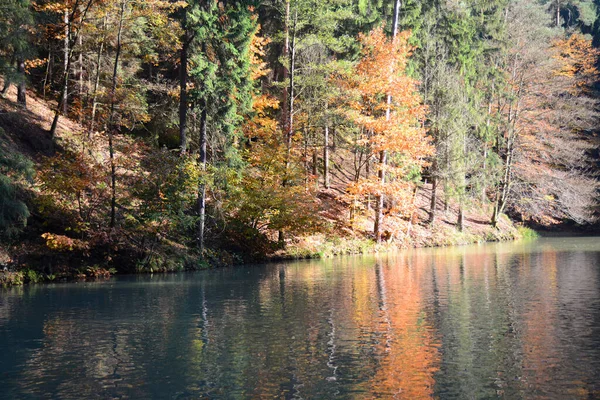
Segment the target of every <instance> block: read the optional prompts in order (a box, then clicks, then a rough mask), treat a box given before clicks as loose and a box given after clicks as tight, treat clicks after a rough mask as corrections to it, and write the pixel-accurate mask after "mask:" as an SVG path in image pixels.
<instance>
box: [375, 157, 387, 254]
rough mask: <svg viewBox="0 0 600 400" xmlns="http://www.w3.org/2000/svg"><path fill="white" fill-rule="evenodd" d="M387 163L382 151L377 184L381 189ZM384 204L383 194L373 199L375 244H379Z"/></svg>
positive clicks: (383, 183)
mask: <svg viewBox="0 0 600 400" xmlns="http://www.w3.org/2000/svg"><path fill="white" fill-rule="evenodd" d="M386 163H387V152H386V151H382V152H380V153H379V173H378V176H379V183H380V184H381V189H383V186H384V185H385V170H384V168H385V165H386ZM383 202H384V195H383V193H380V194H379V195H377V197H376V198H375V229H374V233H375V240H376V241H377V243H381V233H382V232H381V225H382V223H383V204H384V203H383Z"/></svg>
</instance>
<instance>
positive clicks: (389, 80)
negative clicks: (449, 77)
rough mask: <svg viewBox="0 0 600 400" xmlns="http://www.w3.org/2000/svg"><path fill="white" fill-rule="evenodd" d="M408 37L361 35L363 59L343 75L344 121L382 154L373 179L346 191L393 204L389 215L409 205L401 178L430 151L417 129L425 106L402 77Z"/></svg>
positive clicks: (380, 33) (406, 186)
mask: <svg viewBox="0 0 600 400" xmlns="http://www.w3.org/2000/svg"><path fill="white" fill-rule="evenodd" d="M409 35H410V34H409V33H408V32H403V33H401V34H399V35H398V36H397V37H396V38H394V39H392V40H390V39H388V38H387V37H386V35H385V33H384V32H383V30H382V29H381V28H379V29H376V30H374V31H372V32H371V33H370V34H368V35H361V37H360V41H361V43H362V45H363V51H362V58H361V60H360V61H359V63H358V64H357V65H356V67H355V68H354V69H353V70H352V71H351V76H345V77H344V80H345V81H346V83H345V86H346V89H347V93H348V95H349V98H350V99H351V101H350V102H349V103H348V107H349V109H348V111H347V117H348V118H349V119H350V120H352V121H353V122H354V123H356V124H357V125H358V126H360V127H362V128H363V132H364V133H363V138H362V141H363V142H364V143H368V145H369V146H370V147H371V149H372V151H373V152H374V153H375V154H384V156H383V157H380V158H379V160H378V163H377V164H376V169H377V171H378V174H377V176H369V177H367V178H362V179H360V180H359V182H357V183H355V184H351V185H350V186H349V188H348V191H349V192H350V193H354V194H359V195H366V194H370V195H373V196H377V197H379V198H383V197H386V198H387V199H388V201H389V203H388V204H390V205H391V204H392V203H394V204H396V207H395V208H396V210H394V211H401V212H406V211H407V208H408V207H407V206H408V205H409V204H411V201H410V200H409V198H410V193H412V191H411V190H410V188H411V186H412V185H411V183H410V181H408V180H407V179H406V178H407V177H409V176H410V174H411V173H412V172H414V171H415V170H416V171H419V170H420V168H421V167H422V166H423V165H424V164H425V157H427V156H428V155H430V154H431V153H432V148H431V145H430V143H429V140H428V139H427V137H426V136H425V130H424V129H423V125H422V121H423V118H424V116H425V107H423V106H422V105H421V97H420V96H419V94H418V92H417V86H416V85H417V82H416V81H415V80H414V79H412V78H410V77H408V76H407V75H406V73H405V71H406V64H407V60H408V57H409V55H410V52H411V47H410V46H409V45H408V42H407V41H408V37H409ZM388 98H391V101H389V100H388ZM388 154H389V160H390V162H389V163H388V162H387V159H388ZM386 177H389V179H386ZM375 213H376V216H375V218H376V225H375V236H376V238H377V241H380V240H381V234H382V229H381V225H382V220H381V219H382V213H383V210H382V209H378V210H376V211H375Z"/></svg>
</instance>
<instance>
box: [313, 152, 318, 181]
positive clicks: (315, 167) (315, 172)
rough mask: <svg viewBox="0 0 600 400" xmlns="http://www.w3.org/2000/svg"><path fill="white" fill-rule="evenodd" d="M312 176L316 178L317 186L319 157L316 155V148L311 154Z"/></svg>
mask: <svg viewBox="0 0 600 400" xmlns="http://www.w3.org/2000/svg"><path fill="white" fill-rule="evenodd" d="M312 174H313V176H314V177H315V178H316V179H315V180H316V182H317V185H318V184H319V179H318V177H319V155H318V154H317V148H316V147H315V148H314V149H313V154H312Z"/></svg>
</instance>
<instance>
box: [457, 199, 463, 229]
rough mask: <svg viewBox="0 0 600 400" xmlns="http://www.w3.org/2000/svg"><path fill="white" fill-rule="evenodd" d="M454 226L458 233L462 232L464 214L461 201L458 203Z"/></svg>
mask: <svg viewBox="0 0 600 400" xmlns="http://www.w3.org/2000/svg"><path fill="white" fill-rule="evenodd" d="M456 225H457V226H458V230H459V231H460V232H462V231H463V229H464V227H465V217H464V213H463V202H462V199H461V201H460V204H459V205H458V218H457V220H456Z"/></svg>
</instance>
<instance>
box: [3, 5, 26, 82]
mask: <svg viewBox="0 0 600 400" xmlns="http://www.w3.org/2000/svg"><path fill="white" fill-rule="evenodd" d="M30 7H31V4H30V1H29V0H8V1H3V3H2V5H0V14H1V15H2V16H1V17H0V32H2V34H1V35H0V75H3V76H4V78H5V79H9V80H10V81H11V82H20V81H22V80H24V79H25V77H24V76H22V75H21V74H19V73H17V70H16V68H14V65H13V64H14V63H15V62H16V61H17V60H18V59H20V60H24V59H26V58H28V57H30V56H31V55H32V53H33V47H32V43H31V38H30V36H29V34H30V28H31V25H32V24H33V16H32V13H31V9H30Z"/></svg>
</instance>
